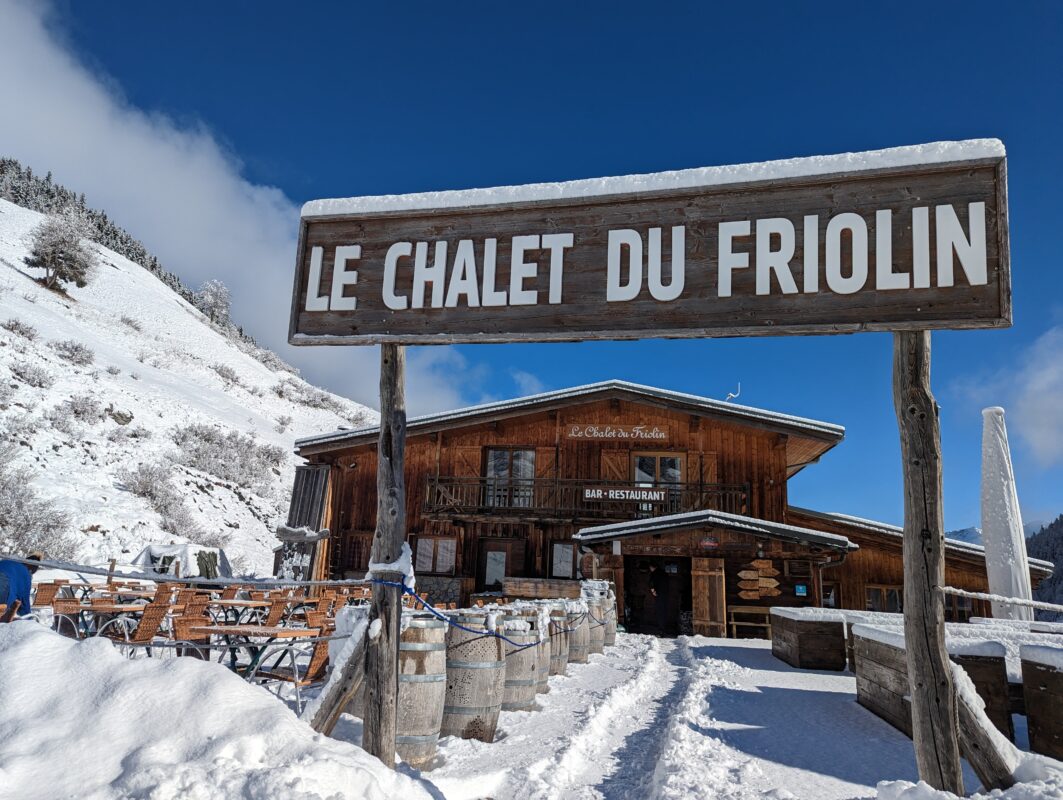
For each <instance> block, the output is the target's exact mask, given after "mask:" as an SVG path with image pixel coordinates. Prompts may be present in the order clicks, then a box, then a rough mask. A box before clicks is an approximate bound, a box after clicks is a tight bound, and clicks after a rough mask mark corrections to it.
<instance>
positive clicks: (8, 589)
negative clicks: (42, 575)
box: [0, 553, 41, 617]
mask: <svg viewBox="0 0 1063 800" xmlns="http://www.w3.org/2000/svg"><path fill="white" fill-rule="evenodd" d="M26 560H27V561H40V560H41V554H40V553H30V554H29V555H27V556H26ZM36 571H37V567H35V566H32V567H31V566H28V565H26V564H22V563H20V562H18V561H8V560H7V559H0V604H4V605H6V606H7V607H8V608H10V607H11V604H12V603H14V602H15V601H16V600H18V601H19V602H20V603H21V605H20V606H19V609H18V615H19V616H20V617H24V616H26V615H27V614H29V613H30V612H31V611H33V605H32V603H31V601H30V586H31V584H32V583H33V573H34V572H36Z"/></svg>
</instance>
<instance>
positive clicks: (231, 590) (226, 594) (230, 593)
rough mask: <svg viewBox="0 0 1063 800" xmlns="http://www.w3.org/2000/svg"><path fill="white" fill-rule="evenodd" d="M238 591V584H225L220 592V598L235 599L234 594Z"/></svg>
mask: <svg viewBox="0 0 1063 800" xmlns="http://www.w3.org/2000/svg"><path fill="white" fill-rule="evenodd" d="M239 591H240V587H239V586H236V585H233V586H226V587H225V589H224V590H223V591H222V593H221V599H222V600H235V599H236V595H237V593H238V592H239Z"/></svg>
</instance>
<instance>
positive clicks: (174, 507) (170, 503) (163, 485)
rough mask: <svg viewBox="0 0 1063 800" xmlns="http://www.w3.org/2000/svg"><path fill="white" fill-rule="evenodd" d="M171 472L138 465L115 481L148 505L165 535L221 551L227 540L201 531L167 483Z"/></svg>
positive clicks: (155, 465)
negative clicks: (156, 513) (220, 548)
mask: <svg viewBox="0 0 1063 800" xmlns="http://www.w3.org/2000/svg"><path fill="white" fill-rule="evenodd" d="M171 471H172V470H171V468H170V467H168V466H167V465H165V464H162V463H151V464H149V463H145V464H138V465H137V466H136V467H135V468H133V469H129V470H124V471H123V472H121V473H119V476H118V479H119V480H120V481H121V482H122V483H123V485H124V486H125V488H126V489H128V490H129V491H130V492H132V493H133V494H135V495H137V496H138V497H143V498H144V499H145V500H147V501H148V502H149V503H150V504H151V507H152V508H153V509H155V511H156V512H158V514H159V517H160V526H161V527H162V529H163V530H164V531H166V532H167V533H172V534H174V535H176V536H183V537H185V538H186V539H188V540H189V541H191V542H194V543H196V544H201V545H204V546H205V547H222V546H223V545H224V544H225V542H226V541H228V537H226V536H224V535H221V534H214V533H209V532H207V531H205V530H203V528H202V527H200V525H199V523H198V522H196V519H195V517H194V516H193V514H192V512H191V510H190V509H189V508H188V505H187V504H186V503H185V502H184V500H183V499H182V497H181V494H180V492H179V491H178V490H177V489H176V488H175V487H174V485H173V482H172V481H171V480H170V473H171Z"/></svg>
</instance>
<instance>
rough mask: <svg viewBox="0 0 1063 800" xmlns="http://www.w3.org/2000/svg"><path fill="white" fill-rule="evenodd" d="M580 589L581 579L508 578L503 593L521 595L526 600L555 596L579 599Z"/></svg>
mask: <svg viewBox="0 0 1063 800" xmlns="http://www.w3.org/2000/svg"><path fill="white" fill-rule="evenodd" d="M580 591H581V587H580V583H579V581H566V580H555V579H551V578H506V579H505V580H503V581H502V594H504V595H505V596H506V597H519V598H521V599H524V600H549V599H553V598H566V599H569V600H578V599H579V597H580Z"/></svg>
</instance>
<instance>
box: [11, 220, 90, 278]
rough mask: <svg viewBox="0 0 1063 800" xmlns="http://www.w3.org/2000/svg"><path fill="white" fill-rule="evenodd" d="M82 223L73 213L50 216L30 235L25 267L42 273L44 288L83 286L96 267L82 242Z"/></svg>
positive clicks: (84, 228) (83, 225) (84, 230)
mask: <svg viewBox="0 0 1063 800" xmlns="http://www.w3.org/2000/svg"><path fill="white" fill-rule="evenodd" d="M86 233H87V231H86V226H85V223H84V221H83V220H82V219H81V217H80V216H78V215H77V214H75V213H69V212H66V213H61V214H52V215H49V216H48V217H47V219H45V220H44V222H42V223H41V224H40V225H39V226H38V227H37V228H36V229H35V230H34V231H33V249H32V250H31V251H30V255H29V257H28V258H27V259H26V265H27V266H30V267H33V268H34V269H43V270H44V285H45V286H47V287H48V288H49V289H52V288H54V287H55V286H56V285H58V284H63V283H73V284H75V285H76V286H79V287H80V286H85V285H86V284H87V283H88V282H89V277H90V274H91V272H92V269H93V268H94V267H95V266H96V254H95V253H93V251H92V250H91V249H89V248H88V247H87V246H86V245H85V243H84V242H83V241H82V240H83V239H84V238H85V236H86Z"/></svg>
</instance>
